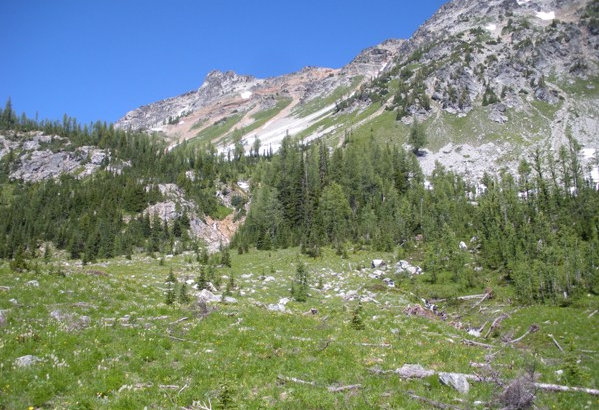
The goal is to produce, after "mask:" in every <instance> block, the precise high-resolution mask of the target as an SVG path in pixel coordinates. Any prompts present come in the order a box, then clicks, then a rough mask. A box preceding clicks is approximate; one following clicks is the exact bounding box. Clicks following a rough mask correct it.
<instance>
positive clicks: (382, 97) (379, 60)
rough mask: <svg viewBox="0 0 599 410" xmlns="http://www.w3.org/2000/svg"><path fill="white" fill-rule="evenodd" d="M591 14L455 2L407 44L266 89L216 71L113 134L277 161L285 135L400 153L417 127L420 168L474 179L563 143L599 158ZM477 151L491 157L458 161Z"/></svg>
mask: <svg viewBox="0 0 599 410" xmlns="http://www.w3.org/2000/svg"><path fill="white" fill-rule="evenodd" d="M593 4H594V3H593V2H591V1H588V0H537V1H530V0H490V1H486V2H478V1H472V0H454V1H450V2H447V3H445V4H444V5H443V6H441V8H440V9H439V10H438V11H437V12H436V13H435V14H434V15H433V16H431V18H429V19H428V20H427V21H426V22H424V23H423V24H422V25H421V26H420V27H419V28H418V29H417V30H416V31H415V32H414V34H413V35H412V36H411V37H410V38H409V39H407V40H386V41H384V42H382V43H380V44H378V45H375V46H373V47H370V48H367V49H365V50H363V51H362V52H361V53H359V54H358V55H357V56H356V57H355V58H354V59H352V60H351V61H350V62H349V63H348V64H347V65H345V66H344V67H341V68H338V69H332V68H320V67H305V68H304V69H302V70H300V71H297V72H295V73H290V74H286V75H282V76H279V77H271V78H267V79H258V78H256V77H253V76H248V75H245V76H244V75H238V74H236V73H233V72H231V71H227V72H221V71H212V72H210V73H209V74H208V75H207V76H206V80H205V81H204V83H203V84H202V86H201V87H200V88H199V89H198V90H196V91H191V92H189V93H186V94H183V95H181V96H178V97H172V98H170V99H166V100H162V101H158V102H155V103H152V104H149V105H146V106H143V107H140V108H138V109H136V110H133V111H130V112H129V113H128V114H127V115H126V116H125V117H123V118H122V119H121V120H119V121H118V122H117V124H116V125H117V126H118V127H122V128H128V127H130V128H133V129H137V130H148V131H154V132H159V133H161V134H162V135H163V136H165V138H166V139H167V140H168V141H169V144H170V146H171V148H172V147H175V146H177V145H179V144H181V143H182V142H184V141H187V142H189V143H212V144H215V145H216V147H217V148H218V150H219V151H220V152H222V153H224V154H227V153H231V152H233V151H236V150H237V151H240V150H243V151H244V152H245V153H246V154H247V153H250V152H253V150H254V149H262V150H263V152H265V151H266V150H269V151H276V150H277V149H278V147H279V146H280V142H281V141H282V139H283V138H284V137H286V136H288V135H290V136H296V137H297V138H300V139H303V140H304V141H305V142H309V141H313V140H315V139H320V138H324V139H326V140H327V141H328V142H329V143H330V144H332V145H336V144H338V143H342V142H343V140H344V138H345V135H346V134H348V133H352V132H354V131H356V132H358V133H360V132H362V134H364V133H366V131H364V130H367V129H370V130H373V133H374V134H375V136H376V135H377V134H380V135H382V134H385V133H386V134H390V133H394V134H395V135H396V137H394V139H395V141H396V143H400V144H404V145H405V144H406V142H407V135H408V133H409V129H407V128H406V127H409V126H410V125H411V124H412V123H413V122H414V120H418V121H419V122H423V123H424V126H425V128H426V132H427V133H428V134H429V140H430V141H429V146H428V147H427V148H428V151H427V155H424V156H422V157H420V158H419V159H420V162H421V165H422V166H423V168H424V170H425V172H426V173H427V174H430V173H431V172H432V170H433V168H434V165H435V163H436V162H437V161H439V162H440V163H442V164H443V165H446V166H449V167H450V168H452V169H454V170H457V171H460V172H463V173H466V174H467V175H470V176H471V177H473V178H480V177H481V176H482V174H483V173H484V172H486V171H491V172H494V173H495V172H498V171H499V169H500V168H502V167H505V166H507V167H509V168H513V166H514V165H515V162H516V161H517V157H518V154H517V153H518V152H520V153H525V154H526V155H529V154H530V153H531V152H533V151H534V150H535V149H537V147H539V146H542V148H543V149H553V150H557V149H558V148H559V146H561V145H563V144H564V143H566V142H567V139H568V135H573V136H574V137H575V138H576V139H577V140H579V142H580V143H581V145H582V147H584V148H586V149H594V150H595V151H596V150H597V148H599V147H598V146H597V143H598V140H597V136H596V132H595V131H594V130H596V129H598V128H599V119H598V118H599V112H598V110H597V108H596V107H597V104H596V101H597V98H598V96H597V92H596V90H597V87H599V80H598V79H599V60H598V58H597V55H598V54H597V51H598V50H599V36H597V33H598V30H597V27H596V25H597V23H596V16H595V15H594V13H597V11H596V10H595V9H594V7H596V6H594V5H593ZM389 111H392V112H396V113H397V118H396V120H397V122H392V121H390V120H387V119H386V118H387V117H386V115H387V112H389ZM381 122H384V127H386V129H385V130H382V131H381V130H378V129H377V126H378V125H377V124H378V123H381ZM402 124H403V125H402ZM456 124H457V125H456ZM460 124H461V125H460ZM404 125H405V126H404ZM360 128H362V129H363V131H360ZM379 131H380V132H379ZM481 147H482V148H481ZM485 147H486V148H485ZM479 148H481V150H482V151H483V152H484V153H485V158H474V159H473V158H471V157H470V158H468V157H464V156H461V155H456V153H455V150H456V149H463V150H464V151H466V152H469V153H470V154H468V155H471V154H475V153H476V151H477V150H478V149H479ZM447 151H451V154H450V155H446V152H447ZM488 159H490V160H488Z"/></svg>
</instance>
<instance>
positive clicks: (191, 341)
mask: <svg viewBox="0 0 599 410" xmlns="http://www.w3.org/2000/svg"><path fill="white" fill-rule="evenodd" d="M168 337H169V338H170V339H173V340H177V341H179V342H188V343H196V342H194V341H193V340H187V339H181V338H180V337H175V336H172V335H168Z"/></svg>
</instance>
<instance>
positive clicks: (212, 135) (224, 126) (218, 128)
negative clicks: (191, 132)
mask: <svg viewBox="0 0 599 410" xmlns="http://www.w3.org/2000/svg"><path fill="white" fill-rule="evenodd" d="M242 117H243V114H235V115H232V116H230V117H227V118H223V119H222V120H220V121H217V122H215V123H214V124H213V125H211V126H210V127H208V128H205V129H203V130H202V131H200V132H198V133H197V134H196V136H195V137H193V138H191V139H190V140H189V144H207V143H209V142H211V141H213V140H214V139H216V138H218V137H221V136H223V135H224V134H226V133H227V132H229V131H230V130H231V128H233V126H234V125H235V124H237V123H238V122H239V120H241V118H242Z"/></svg>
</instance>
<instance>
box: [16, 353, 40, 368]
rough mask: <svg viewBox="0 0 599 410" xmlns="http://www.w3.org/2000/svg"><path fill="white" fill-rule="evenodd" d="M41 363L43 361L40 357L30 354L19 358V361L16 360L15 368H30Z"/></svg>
mask: <svg viewBox="0 0 599 410" xmlns="http://www.w3.org/2000/svg"><path fill="white" fill-rule="evenodd" d="M41 361H42V359H40V358H39V357H37V356H33V355H30V354H28V355H26V356H21V357H17V359H16V360H15V366H16V367H29V366H32V365H34V364H36V363H38V362H41Z"/></svg>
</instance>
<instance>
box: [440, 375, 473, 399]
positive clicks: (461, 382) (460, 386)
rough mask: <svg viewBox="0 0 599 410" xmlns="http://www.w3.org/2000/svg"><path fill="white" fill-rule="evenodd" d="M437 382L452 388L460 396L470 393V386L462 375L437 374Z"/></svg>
mask: <svg viewBox="0 0 599 410" xmlns="http://www.w3.org/2000/svg"><path fill="white" fill-rule="evenodd" d="M439 380H440V381H441V383H443V384H444V385H446V386H450V387H453V388H454V389H456V390H457V391H459V392H460V393H462V394H466V393H468V392H469V391H470V384H469V383H468V380H467V379H466V377H465V376H464V375H463V374H460V373H439Z"/></svg>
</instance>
